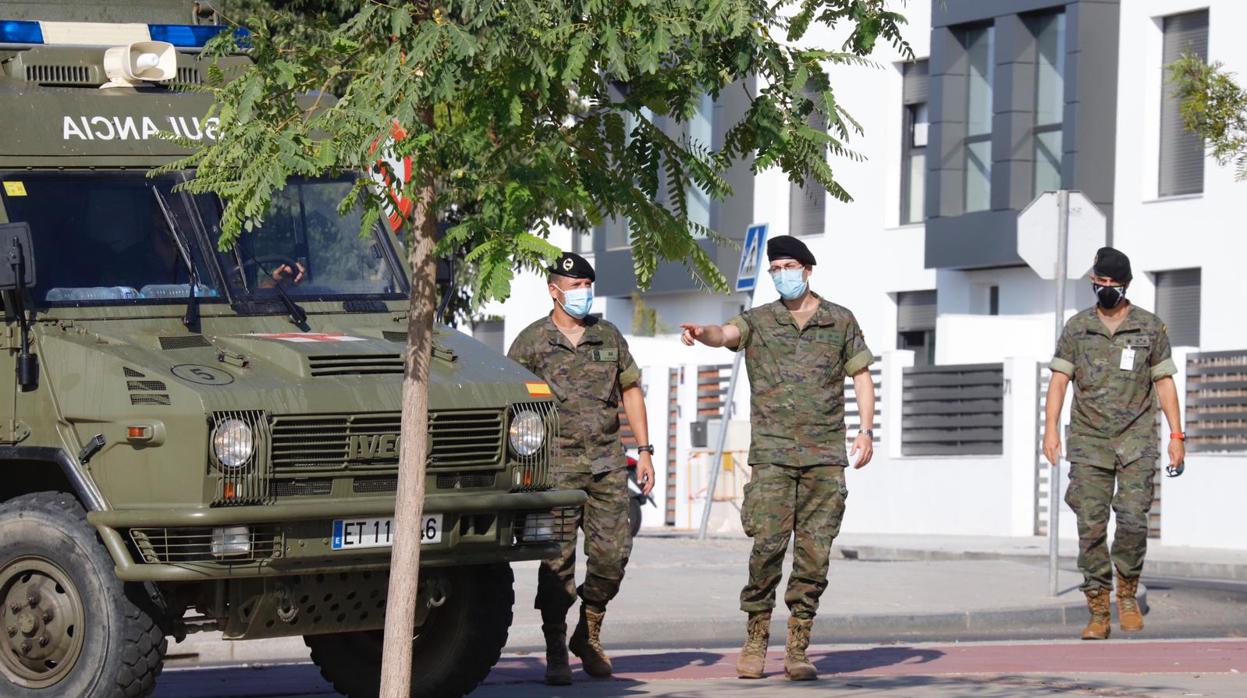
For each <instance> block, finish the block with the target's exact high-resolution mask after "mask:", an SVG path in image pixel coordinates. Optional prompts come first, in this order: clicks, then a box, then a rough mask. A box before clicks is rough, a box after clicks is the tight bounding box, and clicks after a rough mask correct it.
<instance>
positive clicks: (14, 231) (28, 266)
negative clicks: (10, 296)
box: [0, 223, 35, 291]
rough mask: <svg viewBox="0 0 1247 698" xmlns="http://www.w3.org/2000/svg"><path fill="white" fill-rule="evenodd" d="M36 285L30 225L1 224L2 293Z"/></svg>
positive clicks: (0, 275) (0, 278)
mask: <svg viewBox="0 0 1247 698" xmlns="http://www.w3.org/2000/svg"><path fill="white" fill-rule="evenodd" d="M34 285H35V250H34V247H33V246H31V244H30V225H29V224H28V223H3V224H0V291H17V290H21V289H23V288H30V287H32V286H34Z"/></svg>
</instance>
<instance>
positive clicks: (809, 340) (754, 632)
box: [682, 236, 875, 680]
mask: <svg viewBox="0 0 1247 698" xmlns="http://www.w3.org/2000/svg"><path fill="white" fill-rule="evenodd" d="M767 257H768V258H769V260H770V273H771V277H772V279H773V280H774V281H775V285H776V288H777V289H778V290H779V292H780V296H781V300H778V301H775V302H774V303H769V304H767V305H763V306H760V307H757V308H753V309H752V310H747V311H745V312H744V313H741V314H740V315H739V316H737V317H735V318H733V319H731V320H729V321H728V322H727V324H725V325H722V326H720V325H692V324H687V325H684V326H683V327H684V335H683V337H682V339H683V340H684V343H685V344H690V345H691V344H692V343H693V341H699V342H701V343H703V344H706V345H708V346H714V347H720V346H726V347H728V348H729V349H732V350H733V351H741V350H743V351H744V352H745V364H746V367H747V369H748V372H749V385H750V389H751V393H752V396H751V399H750V409H751V422H752V425H751V427H752V439H751V444H750V449H749V465H750V466H751V467H752V470H753V476H752V478H751V479H750V482H749V483H748V484H747V485H745V501H744V504H743V505H742V506H741V523H742V524H743V525H744V528H745V534H746V535H748V536H751V537H752V538H753V551H752V552H751V554H750V556H749V583H748V584H746V585H745V588H744V589H743V590H742V591H741V595H740V607H741V610H743V611H745V612H746V613H747V614H749V620H748V623H747V638H746V641H745V645H744V648H743V649H742V650H741V655H740V659H739V661H738V663H737V667H736V669H737V674H738V675H739V676H740V677H741V678H761V677H762V676H763V674H764V664H765V659H766V647H767V642H768V640H769V639H770V627H771V610H772V609H773V608H774V607H775V589H776V587H777V586H778V585H779V580H780V577H781V576H782V574H783V569H782V567H783V562H784V554H785V552H786V551H787V549H788V541H789V539H790V538H794V537H795V543H794V548H793V562H792V573H791V575H790V576H789V579H788V591H787V593H786V594H785V595H784V600H785V601H786V602H787V604H788V609H789V611H790V614H791V617H790V618H789V621H788V641H787V645H786V653H785V658H784V671H785V673H786V674H787V676H788V678H790V679H793V680H810V679H815V678H817V674H816V672H815V669H814V666H813V664H811V663H810V662H809V660H808V658H807V657H806V654H805V652H806V648H807V647H808V645H809V642H810V631H811V628H812V626H813V622H814V615H815V613H816V612H817V611H818V600H819V597H820V596H821V595H822V593H823V590H824V589H826V588H827V568H828V562H829V558H830V554H831V544H832V541H833V540H834V539H835V537H836V535H837V534H839V532H840V521H841V518H842V517H843V516H844V506H845V498H846V497H847V496H848V493H849V492H848V488H847V487H846V486H845V479H844V469H845V466H847V465H848V463H849V461H848V458H847V456H846V454H845V426H844V379H845V376H852V377H853V383H854V388H855V390H856V393H857V401H858V407H859V408H860V412H861V427H862V428H861V431H860V432H859V433H858V435H857V438H856V440H855V442H854V446H853V455H855V456H857V458H856V462H855V464H854V467H857V468H860V467H862V466H864V465H866V464H867V463H868V462H870V459H871V457H872V455H873V453H874V447H873V442H872V433H871V426H872V424H873V422H874V397H875V394H874V381H873V379H872V378H871V376H870V371H869V366H870V364H871V362H872V360H873V357H872V355H871V353H870V350H869V349H868V348H867V347H866V341H865V339H864V338H863V337H862V330H861V328H860V327H859V326H858V324H857V320H856V319H855V318H854V317H853V313H851V312H849V310H848V309H846V308H843V307H841V306H839V305H836V304H834V303H831V302H829V301H826V300H824V299H823V298H821V297H819V296H818V295H817V294H815V293H814V292H812V291H810V289H809V284H808V281H809V277H810V273H811V271H812V269H813V267H814V264H815V260H814V255H813V254H811V253H810V251H809V249H808V248H807V247H806V246H805V244H804V243H802V242H801V241H800V240H798V239H796V238H793V237H789V236H782V237H777V238H774V239H772V240H770V241H769V242H768V243H767ZM859 454H860V455H859Z"/></svg>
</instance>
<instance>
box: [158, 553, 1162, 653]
mask: <svg viewBox="0 0 1247 698" xmlns="http://www.w3.org/2000/svg"><path fill="white" fill-rule="evenodd" d="M749 546H750V541H749V540H747V539H745V538H743V537H740V538H712V539H710V540H707V541H697V540H694V539H692V538H688V537H674V536H662V537H657V536H656V537H650V536H644V535H643V536H641V537H639V538H637V539H636V541H635V547H634V550H633V554H632V559H631V562H630V563H629V565H628V571H627V578H626V579H625V580H624V583H623V587H622V591H621V592H620V594H619V596H618V597H617V598H616V599H615V600H614V601H613V602H612V603H611V606H610V610H609V611H608V613H607V622H606V625H605V631H604V633H603V639H604V641H606V642H607V643H609V644H610V645H611V646H612V647H616V648H620V649H623V648H629V649H644V648H659V647H671V646H681V647H730V646H734V645H737V644H739V642H740V638H741V637H742V633H743V632H744V622H745V615H744V614H743V613H741V612H740V610H739V608H738V599H739V594H740V589H741V586H742V585H743V584H744V582H745V579H746V567H745V565H746V561H747V559H748V554H749ZM837 547H839V545H838V544H837ZM858 550H861V548H858ZM790 564H791V560H789V561H788V562H786V563H785V569H788V567H789V565H790ZM581 567H582V568H583V565H582V566H581ZM514 569H515V598H516V600H515V621H514V623H513V625H512V627H511V633H510V642H509V644H508V646H507V651H509V652H533V651H539V650H541V649H542V648H543V647H544V645H543V640H542V635H541V625H540V624H541V619H540V616H539V614H538V613H537V611H535V610H534V609H533V608H532V599H533V595H534V592H535V590H536V579H537V563H535V562H526V563H518V564H516V565H514ZM829 577H830V586H829V588H828V589H827V591H826V593H824V595H823V598H822V606H821V609H820V612H819V616H818V622H817V623H815V626H814V638H813V639H814V641H815V642H819V643H844V642H852V641H854V638H855V637H858V636H862V635H872V636H880V635H885V636H890V635H892V634H896V635H903V634H904V633H906V632H909V631H927V632H930V631H943V630H948V631H962V630H975V629H980V628H982V629H987V628H995V627H999V626H1002V625H1018V626H1022V625H1030V624H1038V623H1056V624H1065V625H1071V626H1081V625H1082V624H1083V623H1085V622H1086V618H1087V611H1086V607H1085V605H1084V600H1083V596H1082V594H1081V593H1079V592H1078V588H1077V587H1078V583H1079V581H1080V577H1079V575H1077V574H1076V573H1074V572H1072V571H1069V570H1063V571H1062V573H1061V576H1060V589H1061V590H1062V593H1061V594H1060V595H1059V596H1057V597H1052V596H1050V595H1049V594H1048V574H1047V570H1046V569H1045V567H1044V566H1043V565H1041V564H1036V561H1035V560H1034V559H1029V560H1027V561H1016V560H1007V559H983V560H967V559H953V560H905V561H897V562H887V563H879V562H867V561H864V560H853V559H845V558H833V560H832V563H831V572H830V575H829ZM785 584H786V580H785V581H784V582H782V583H781V584H780V588H779V597H780V599H779V604H778V608H777V609H776V612H775V615H774V618H773V628H772V634H773V636H775V637H783V636H784V634H785V632H786V631H785V627H786V624H787V620H788V614H787V609H786V608H785V607H784V604H783V598H782V597H783V590H784V586H785ZM1140 596H1141V601H1142V602H1143V603H1144V605H1145V606H1146V590H1143V589H1141V590H1140ZM570 620H571V621H572V622H574V618H572V619H570ZM169 650H170V655H171V658H170V666H191V665H199V664H213V663H228V662H248V663H256V662H276V661H303V660H306V659H307V657H308V653H307V649H306V648H305V647H304V645H303V641H302V639H301V638H283V639H278V640H265V641H255V642H225V641H221V640H220V635H219V634H218V633H203V634H196V635H191V636H190V637H188V638H187V640H186V642H183V643H181V644H176V645H172V644H171V645H170V648H169Z"/></svg>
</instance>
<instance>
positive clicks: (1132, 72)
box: [1114, 0, 1247, 351]
mask: <svg viewBox="0 0 1247 698" xmlns="http://www.w3.org/2000/svg"><path fill="white" fill-rule="evenodd" d="M1203 8H1208V10H1209V15H1208V17H1209V28H1208V58H1209V60H1211V61H1220V62H1222V63H1224V64H1225V68H1226V69H1227V70H1229V71H1231V72H1234V73H1236V74H1237V78H1238V79H1239V80H1240V81H1241V80H1242V79H1243V76H1244V75H1247V42H1244V41H1243V40H1242V37H1241V36H1240V34H1241V32H1242V27H1243V26H1247V3H1244V2H1242V1H1241V0H1131V2H1123V3H1121V37H1120V46H1121V49H1120V53H1119V55H1118V62H1119V66H1120V72H1119V75H1118V81H1117V168H1116V170H1117V174H1116V186H1115V199H1116V201H1115V218H1116V220H1115V223H1114V236H1115V240H1114V246H1116V247H1118V248H1120V249H1121V250H1122V251H1123V252H1125V253H1126V254H1128V255H1130V259H1131V263H1132V265H1133V268H1134V277H1135V281H1134V284H1133V285H1132V286H1131V297H1132V298H1133V299H1134V300H1135V301H1136V302H1138V303H1139V304H1140V305H1141V306H1143V307H1146V308H1153V307H1154V300H1155V288H1154V286H1153V279H1152V278H1151V277H1150V276H1148V272H1155V271H1163V270H1167V269H1182V268H1188V267H1200V268H1201V269H1202V270H1203V271H1202V284H1203V288H1202V293H1201V298H1200V304H1201V307H1200V315H1201V327H1200V340H1201V345H1202V346H1201V348H1202V349H1204V350H1205V351H1219V350H1228V349H1242V348H1245V347H1247V323H1242V322H1231V321H1227V320H1228V319H1229V318H1237V317H1240V316H1241V315H1242V312H1243V311H1242V299H1243V297H1244V292H1243V283H1242V266H1243V262H1244V261H1247V236H1245V235H1244V234H1243V232H1244V231H1243V228H1244V226H1243V220H1244V201H1245V197H1247V182H1236V181H1234V176H1233V175H1234V173H1233V168H1232V167H1221V166H1219V165H1217V164H1216V162H1214V161H1213V160H1211V159H1208V160H1205V164H1204V191H1203V193H1202V194H1195V195H1190V196H1182V197H1169V198H1165V199H1160V198H1158V177H1159V174H1158V168H1159V158H1160V156H1159V152H1160V151H1159V148H1160V145H1159V141H1160V104H1161V94H1162V93H1161V45H1162V44H1161V39H1162V36H1161V24H1160V20H1159V18H1161V17H1163V16H1165V15H1170V14H1176V13H1180V12H1186V11H1191V10H1198V9H1203Z"/></svg>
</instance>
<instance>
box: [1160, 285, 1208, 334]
mask: <svg viewBox="0 0 1247 698" xmlns="http://www.w3.org/2000/svg"><path fill="white" fill-rule="evenodd" d="M1199 287H1200V270H1199V269H1175V270H1173V271H1158V272H1156V315H1157V316H1159V317H1160V319H1161V320H1162V321H1164V323H1165V324H1166V325H1168V327H1169V343H1170V344H1171V345H1173V346H1175V347H1198V346H1199Z"/></svg>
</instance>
